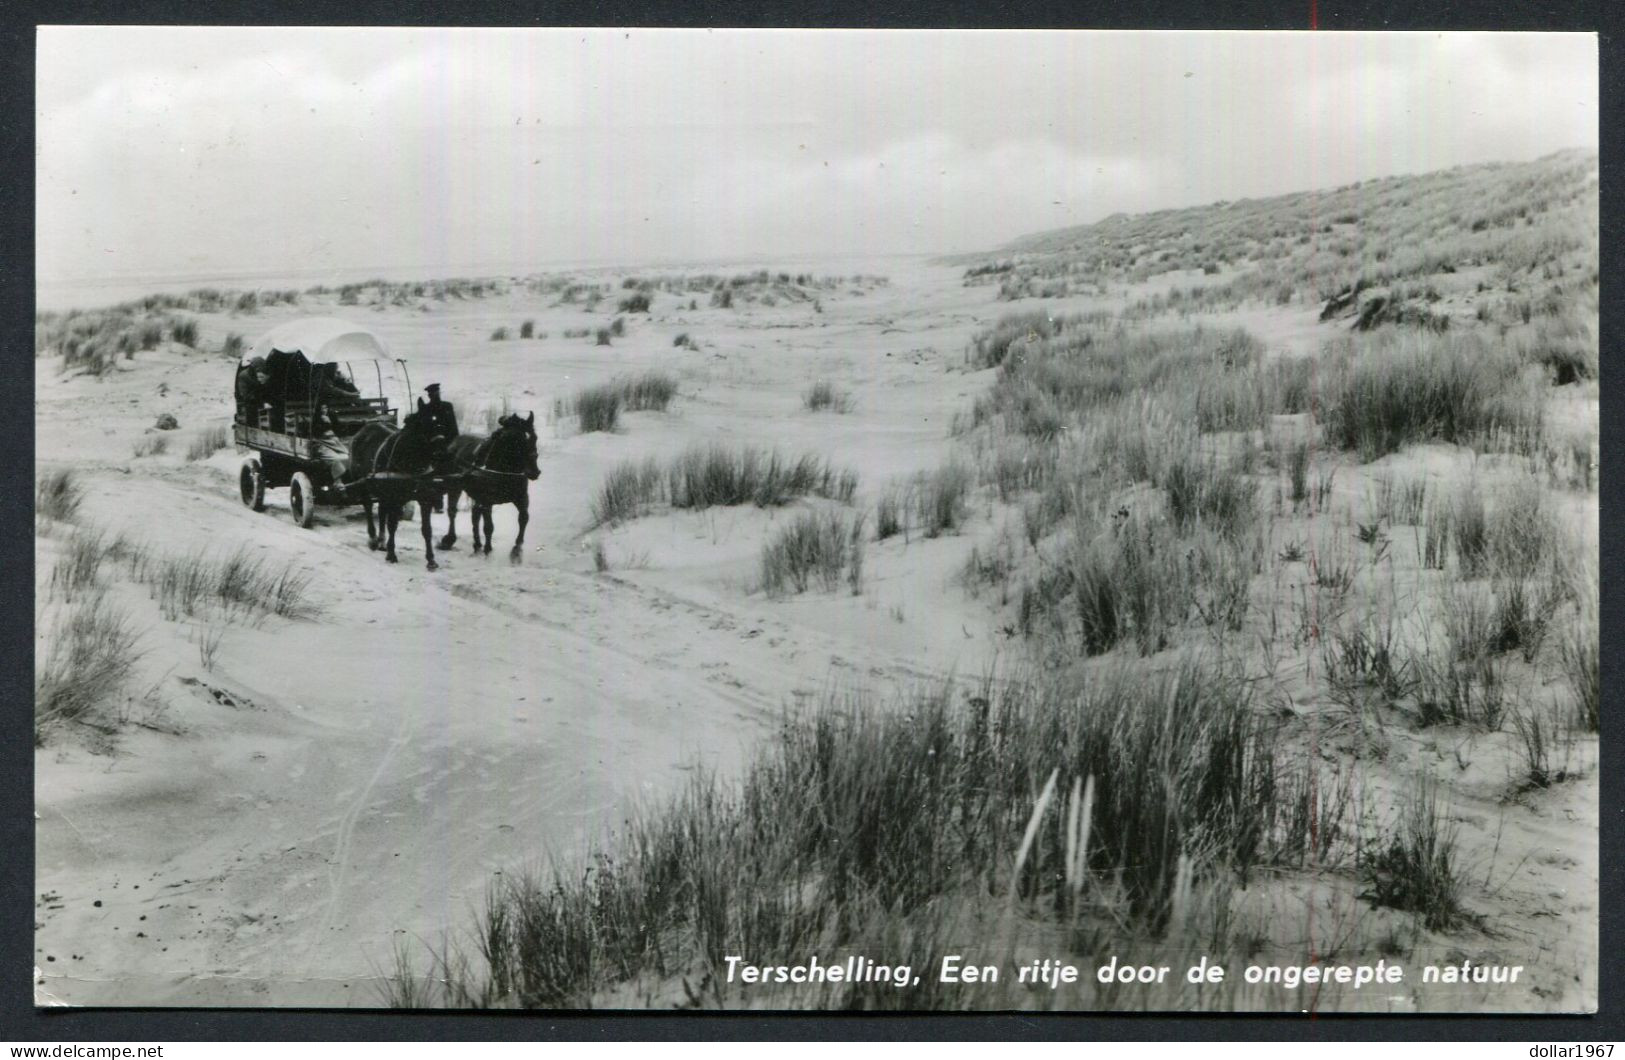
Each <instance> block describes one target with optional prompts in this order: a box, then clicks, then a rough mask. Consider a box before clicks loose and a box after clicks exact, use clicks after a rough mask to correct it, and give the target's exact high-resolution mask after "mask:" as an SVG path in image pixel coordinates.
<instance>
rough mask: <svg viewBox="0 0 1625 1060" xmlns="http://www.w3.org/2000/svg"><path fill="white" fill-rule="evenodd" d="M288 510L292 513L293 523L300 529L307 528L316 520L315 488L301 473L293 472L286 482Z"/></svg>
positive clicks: (308, 477) (307, 477) (306, 476)
mask: <svg viewBox="0 0 1625 1060" xmlns="http://www.w3.org/2000/svg"><path fill="white" fill-rule="evenodd" d="M288 510H289V511H290V512H292V513H293V521H294V522H296V523H298V524H299V525H300V526H302V527H304V526H309V525H310V523H311V520H313V519H315V518H316V487H315V486H313V485H311V482H310V476H309V475H307V474H305V473H304V472H303V471H295V472H294V473H293V478H292V479H291V480H289V482H288Z"/></svg>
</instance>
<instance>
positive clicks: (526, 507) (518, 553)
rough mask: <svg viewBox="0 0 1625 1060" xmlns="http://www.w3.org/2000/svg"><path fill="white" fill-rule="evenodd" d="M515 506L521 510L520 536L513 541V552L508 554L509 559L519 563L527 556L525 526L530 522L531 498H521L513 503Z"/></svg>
mask: <svg viewBox="0 0 1625 1060" xmlns="http://www.w3.org/2000/svg"><path fill="white" fill-rule="evenodd" d="M513 506H514V507H515V508H517V509H519V536H518V537H516V538H514V539H513V551H511V552H509V553H508V558H509V559H511V560H513V561H514V562H515V563H518V562H519V560H520V558H521V557H523V556H524V554H525V526H526V525H527V524H528V523H529V522H530V498H529V497H524V496H521V497H520V498H519V499H518V500H516V501H514V502H513Z"/></svg>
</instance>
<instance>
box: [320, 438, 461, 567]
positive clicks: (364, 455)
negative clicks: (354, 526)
mask: <svg viewBox="0 0 1625 1060" xmlns="http://www.w3.org/2000/svg"><path fill="white" fill-rule="evenodd" d="M446 462H447V455H446V439H445V438H443V437H441V436H440V435H438V434H436V433H435V431H434V425H433V424H432V423H431V421H430V419H429V417H428V416H426V415H424V414H423V412H422V411H421V410H420V411H417V412H412V413H409V414H408V415H407V417H406V419H405V420H404V421H403V422H402V424H401V426H400V427H398V428H397V427H396V426H395V425H394V424H391V423H388V422H385V421H381V420H374V421H373V422H371V423H368V424H366V425H365V426H363V427H362V428H361V430H359V431H357V432H356V434H355V436H354V437H353V438H351V439H350V468H349V470H348V471H347V472H346V473H345V475H344V478H343V479H342V481H341V484H342V485H343V487H344V489H345V490H346V491H347V492H348V493H350V494H351V495H352V496H354V497H356V498H357V499H359V500H360V501H361V503H362V504H363V505H364V506H365V507H366V509H367V543H368V545H369V546H370V547H371V548H372V550H373V551H374V552H376V551H377V550H378V549H379V548H384V549H385V552H384V558H385V559H386V560H388V561H389V562H391V563H394V562H396V557H395V528H396V527H397V526H398V525H400V521H401V510H402V509H403V508H404V507H405V505H406V502H407V501H409V500H415V501H417V505H418V514H419V516H420V517H421V519H422V522H423V552H424V555H425V556H427V557H428V566H429V569H430V570H438V569H439V566H440V565H439V564H437V563H436V562H435V561H434V538H433V537H432V536H431V534H430V532H429V508H430V507H431V506H432V505H433V504H434V498H435V490H434V487H433V485H432V484H430V483H429V481H428V477H429V476H430V475H432V474H435V473H436V472H443V471H445V470H446V466H445V465H446ZM374 504H376V505H378V507H379V517H380V520H379V522H380V525H379V526H377V527H376V528H375V527H374V525H373V521H372V506H373V505H374Z"/></svg>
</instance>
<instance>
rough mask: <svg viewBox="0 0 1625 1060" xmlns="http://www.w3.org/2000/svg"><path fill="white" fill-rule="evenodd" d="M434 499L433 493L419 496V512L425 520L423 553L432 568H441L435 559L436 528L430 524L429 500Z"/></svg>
mask: <svg viewBox="0 0 1625 1060" xmlns="http://www.w3.org/2000/svg"><path fill="white" fill-rule="evenodd" d="M433 500H434V496H433V495H432V494H427V493H426V494H424V495H423V496H421V497H419V498H418V514H419V517H420V518H421V519H422V521H423V554H424V555H425V556H427V557H428V567H429V569H430V570H439V569H440V564H438V563H436V562H435V561H434V529H433V528H432V527H430V526H429V502H431V501H433Z"/></svg>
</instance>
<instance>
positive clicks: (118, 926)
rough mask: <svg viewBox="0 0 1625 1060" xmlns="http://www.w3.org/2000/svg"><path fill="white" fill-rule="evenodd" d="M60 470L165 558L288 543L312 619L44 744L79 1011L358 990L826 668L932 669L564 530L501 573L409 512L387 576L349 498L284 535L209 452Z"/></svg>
mask: <svg viewBox="0 0 1625 1060" xmlns="http://www.w3.org/2000/svg"><path fill="white" fill-rule="evenodd" d="M143 470H144V471H145V469H143ZM81 471H82V473H83V474H84V475H85V479H86V482H87V483H88V485H89V487H90V490H89V492H90V493H91V498H90V500H89V501H88V502H87V510H88V512H89V519H90V520H91V521H93V522H95V523H96V524H98V525H103V526H106V527H107V528H109V529H110V530H118V531H120V532H123V533H125V534H126V535H128V536H130V537H132V538H137V539H147V540H152V539H153V537H154V531H155V530H156V529H157V528H156V527H154V525H153V522H152V520H153V516H154V515H155V514H156V513H162V514H163V518H164V520H165V523H166V525H165V528H164V531H163V534H162V541H163V550H164V551H166V552H169V553H171V554H176V553H179V552H181V551H184V550H187V549H209V548H215V549H216V551H218V545H217V544H216V543H217V542H220V541H229V542H231V543H232V546H233V547H235V546H236V544H238V543H241V544H243V545H244V546H245V547H248V548H250V549H253V550H257V551H263V552H264V553H265V554H266V555H268V556H269V557H270V558H272V559H277V560H279V559H280V558H281V557H284V556H294V557H297V558H299V559H300V560H301V561H302V562H304V563H306V564H307V565H308V566H310V567H311V568H313V569H314V570H316V571H317V572H318V579H319V580H318V583H317V585H316V586H315V588H314V590H313V592H314V596H315V599H316V601H317V602H318V603H319V604H320V606H321V607H322V608H323V612H324V613H323V614H322V615H321V616H320V617H319V618H317V619H315V620H311V621H297V622H282V621H281V620H274V619H273V620H270V621H269V622H268V623H267V624H266V625H265V626H263V627H262V628H259V629H253V628H244V627H232V628H231V629H229V631H228V633H227V635H226V637H225V639H224V641H223V643H222V648H221V658H220V660H219V661H218V662H217V664H216V666H215V668H214V671H212V672H210V673H203V672H202V671H200V670H198V668H197V667H196V666H191V667H188V666H185V665H182V666H180V667H178V668H177V669H176V671H175V672H174V673H172V674H171V675H170V676H169V678H168V679H167V683H166V685H165V688H166V694H174V695H179V696H183V697H189V699H188V701H187V702H186V703H185V704H184V705H183V706H182V707H181V708H179V709H178V710H177V711H176V713H178V714H179V715H181V717H182V719H183V720H181V722H180V724H181V726H182V727H183V728H184V729H185V733H184V735H181V736H178V737H176V736H169V735H165V734H159V733H154V732H147V731H140V732H137V733H135V734H134V735H131V736H129V737H127V738H125V739H124V740H123V741H122V743H121V749H120V752H119V753H118V754H117V755H115V756H113V757H112V758H109V759H106V760H105V761H104V762H103V763H102V768H101V769H100V770H99V771H94V772H92V771H87V769H86V768H85V766H86V757H85V753H84V752H82V751H77V750H71V749H63V750H59V751H58V752H56V753H55V754H50V753H48V754H47V755H45V756H42V757H41V760H40V769H39V776H38V789H37V791H38V809H39V813H40V815H41V819H40V822H39V842H38V851H39V870H38V891H39V893H40V894H41V895H42V896H46V897H45V898H42V900H41V901H40V903H39V907H38V909H37V910H36V920H37V922H38V923H39V925H40V928H39V932H38V938H37V945H38V947H39V954H38V962H39V964H40V966H41V968H42V969H43V970H44V972H45V973H46V976H47V983H46V989H48V990H49V991H50V992H51V993H52V994H54V995H55V996H57V997H59V998H61V999H63V1000H65V1001H68V1002H70V1003H77V1004H107V1003H123V1002H128V1001H129V1000H131V999H133V998H140V999H142V1000H143V1001H144V1002H146V1003H158V1004H165V1003H173V1004H267V1003H269V1004H322V1005H330V1004H346V1003H350V1004H362V1005H370V1004H376V1003H378V1001H379V999H380V995H379V994H378V992H377V990H376V988H375V976H376V975H377V973H378V972H379V971H380V970H381V969H384V968H386V967H387V966H388V964H389V961H390V959H391V955H390V947H391V940H392V939H394V938H396V937H403V936H404V937H408V938H414V939H425V940H428V941H438V939H439V938H440V933H441V932H442V931H443V930H444V929H445V927H446V926H447V925H454V926H456V927H457V928H458V929H460V928H461V926H462V925H464V924H466V922H467V920H466V917H467V914H468V912H469V911H470V910H471V909H474V908H477V907H478V906H479V905H480V904H481V902H482V900H483V890H484V887H485V886H486V883H487V881H489V880H490V879H492V876H493V873H494V872H496V871H497V870H501V869H503V868H504V867H508V868H510V869H511V868H512V867H513V866H514V864H515V862H516V861H517V862H520V863H524V862H526V861H529V862H531V863H537V862H539V861H540V859H541V858H542V857H543V856H545V853H546V852H548V851H558V852H560V853H563V854H566V855H573V854H575V853H576V852H578V851H579V849H580V846H581V840H582V839H583V838H584V837H585V836H588V835H591V834H596V833H600V832H602V831H603V830H604V829H607V828H609V827H613V826H614V824H615V823H616V822H617V820H618V819H619V816H618V815H619V814H620V813H622V812H624V811H625V810H626V809H627V808H628V806H629V805H630V804H631V803H634V802H637V801H639V800H641V799H644V798H652V797H654V796H656V795H657V794H659V793H662V792H664V791H665V790H668V789H669V787H670V786H671V785H672V784H673V783H676V782H679V781H680V780H681V777H682V776H683V775H684V774H685V772H686V771H687V770H689V769H692V768H694V767H696V766H703V767H705V768H718V769H723V770H728V769H731V768H733V767H734V766H735V765H736V764H737V761H738V758H739V756H740V754H741V752H742V751H743V750H744V749H745V748H746V747H747V746H748V745H749V743H750V742H751V740H752V739H753V738H754V736H755V734H756V733H758V732H759V731H760V727H761V725H762V724H763V723H767V722H771V720H772V719H773V718H774V717H775V716H776V715H777V712H778V711H779V710H780V709H781V708H782V707H784V706H785V705H786V704H787V703H789V702H792V701H793V699H794V698H795V697H794V695H793V691H794V690H795V689H796V688H797V686H798V683H799V685H800V686H801V687H802V689H803V690H805V691H809V692H810V691H815V690H816V689H817V688H819V687H820V686H821V685H822V684H823V683H824V682H825V681H826V680H827V679H828V674H829V668H830V665H831V663H832V662H834V661H836V660H839V662H840V663H841V664H844V665H846V666H848V667H850V668H851V670H852V672H853V674H854V675H855V676H861V677H862V679H863V680H864V681H865V682H866V683H871V684H872V683H873V682H874V681H875V680H877V679H881V678H884V679H887V680H890V679H892V678H896V679H898V680H901V681H904V682H907V681H910V680H913V679H916V678H919V677H923V676H926V675H925V674H924V673H923V672H922V671H921V670H919V669H918V668H917V667H916V666H915V665H914V664H912V663H907V662H904V661H903V660H902V659H899V658H895V657H890V656H888V655H886V654H885V653H884V652H883V651H879V650H861V651H854V650H853V649H852V647H851V645H850V644H848V645H841V644H839V643H837V642H835V641H834V640H833V639H832V638H829V637H827V636H823V635H821V634H818V633H816V632H811V631H806V630H793V629H792V628H791V627H790V626H789V625H788V624H787V623H785V622H783V621H779V620H773V619H767V620H763V619H760V618H759V617H755V616H752V615H750V614H748V613H746V614H738V613H733V612H730V611H728V610H726V609H724V608H721V607H719V606H717V605H716V604H715V603H714V602H710V603H702V602H696V601H692V600H688V599H685V598H684V597H682V596H681V595H679V594H676V593H673V592H670V591H668V590H665V589H663V588H659V587H655V586H646V585H640V584H637V583H636V582H635V581H633V580H631V579H627V578H623V577H617V576H615V575H613V574H611V575H603V576H599V575H593V574H590V573H583V572H581V571H578V570H574V569H570V567H569V561H571V560H572V559H573V558H574V556H573V554H572V550H571V546H570V543H569V542H568V541H567V540H566V541H559V540H556V539H554V540H551V541H538V542H537V544H538V545H540V546H541V547H540V548H539V549H536V550H533V551H530V552H527V554H526V557H525V560H524V562H523V563H521V564H511V563H510V562H508V560H507V559H506V558H505V557H504V556H503V555H502V552H501V551H499V552H498V553H496V554H494V555H493V556H491V557H478V558H476V557H475V556H473V555H471V554H470V553H469V552H468V551H466V550H465V549H466V543H467V542H466V539H465V542H464V548H460V549H458V550H455V551H452V552H449V553H443V554H442V555H441V560H442V563H443V567H442V569H441V571H439V572H437V573H435V574H432V575H430V574H427V573H426V572H424V571H423V569H422V567H421V566H420V564H421V561H422V560H421V543H420V539H419V537H418V534H417V529H416V525H415V524H413V526H412V527H411V528H410V533H408V528H406V527H404V526H403V528H402V530H401V535H400V538H399V540H400V549H401V563H400V564H399V565H396V566H390V565H388V564H386V563H384V562H383V560H382V557H381V555H379V554H377V553H373V552H370V551H368V550H367V548H366V543H365V533H364V530H363V528H362V527H361V526H360V525H359V523H358V518H357V517H356V516H355V515H348V514H343V513H339V512H324V513H323V519H322V523H323V525H321V526H319V527H317V528H316V529H315V530H313V531H302V530H299V529H298V528H296V527H295V526H294V525H293V524H292V522H291V521H290V520H288V519H287V518H286V517H285V514H284V513H282V512H280V511H278V510H276V507H275V504H274V502H273V508H272V510H270V511H268V512H266V513H264V514H254V513H252V512H249V511H248V510H247V509H245V508H243V507H242V506H241V505H240V504H239V503H238V502H237V500H236V498H235V496H234V495H233V494H232V489H233V487H234V483H233V482H232V481H231V479H230V478H229V476H228V475H227V474H225V473H224V472H223V471H222V470H220V469H219V468H214V467H203V466H198V465H192V466H181V467H170V468H164V469H162V470H159V471H157V472H156V473H143V474H134V473H131V474H126V473H123V472H122V471H120V470H117V469H116V468H115V467H105V468H101V467H94V466H92V467H86V468H82V469H81ZM533 525H534V524H533ZM442 529H443V526H442V524H441V522H440V520H439V519H438V518H437V520H436V534H437V536H438V534H439V533H440V532H441V531H442ZM465 533H466V530H465ZM533 540H534V539H533ZM505 545H506V540H505V539H499V547H502V546H505ZM798 675H806V676H805V679H804V680H803V679H801V678H800V677H798ZM787 689H790V690H792V695H786V690H787ZM97 903H100V904H97ZM50 957H55V958H56V959H55V960H54V961H53V960H49V959H48V958H50Z"/></svg>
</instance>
